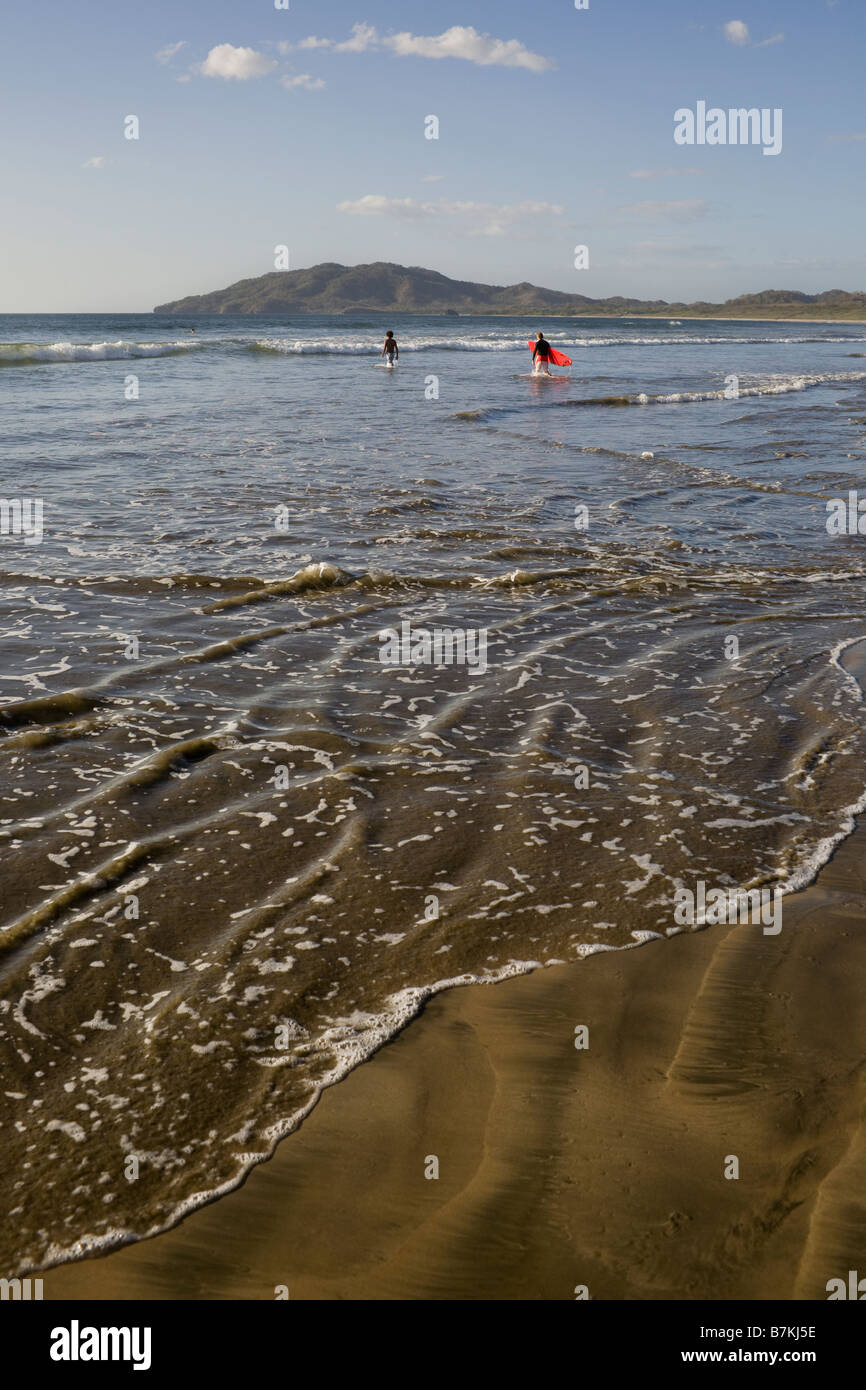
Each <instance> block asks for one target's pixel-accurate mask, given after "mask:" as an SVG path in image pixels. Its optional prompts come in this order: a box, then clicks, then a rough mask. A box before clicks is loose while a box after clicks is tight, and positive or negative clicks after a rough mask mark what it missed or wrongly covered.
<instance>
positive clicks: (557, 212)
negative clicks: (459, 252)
mask: <svg viewBox="0 0 866 1390" xmlns="http://www.w3.org/2000/svg"><path fill="white" fill-rule="evenodd" d="M337 211H338V212H349V213H353V214H355V215H356V216H360V217H385V216H388V217H398V218H401V219H403V220H405V221H411V222H418V221H425V220H428V219H437V218H457V219H460V220H462V222H463V224H464V226H465V229H466V231H467V233H468V235H469V236H504V235H505V234H506V232H507V231H509V230H510V229H511V228H513V227H516V226H518V225H519V224H520V223H523V222H528V221H531V220H532V219H533V218H536V217H562V216H563V215H564V212H565V209H564V208H562V207H560V206H559V204H558V203H540V202H535V201H533V200H532V199H525V200H524V201H523V202H522V203H502V204H497V203H473V202H462V201H455V200H452V199H448V198H436V199H432V200H430V201H427V202H419V201H418V200H417V199H416V198H386V197H384V196H383V195H381V194H378V193H368V194H366V195H365V197H363V198H358V199H356V200H355V201H354V202H351V201H350V202H345V203H338V204H337Z"/></svg>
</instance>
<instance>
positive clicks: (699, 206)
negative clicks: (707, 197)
mask: <svg viewBox="0 0 866 1390" xmlns="http://www.w3.org/2000/svg"><path fill="white" fill-rule="evenodd" d="M708 207H709V204H708V203H707V202H705V201H704V199H703V198H680V199H678V200H677V201H675V202H670V203H664V202H645V203H626V204H625V205H624V206H623V207H621V208H620V212H625V213H630V214H632V215H633V216H635V217H650V218H655V217H676V218H680V219H684V220H685V221H691V220H692V219H693V218H696V217H703V216H704V215H705V214H706V211H707V208H708Z"/></svg>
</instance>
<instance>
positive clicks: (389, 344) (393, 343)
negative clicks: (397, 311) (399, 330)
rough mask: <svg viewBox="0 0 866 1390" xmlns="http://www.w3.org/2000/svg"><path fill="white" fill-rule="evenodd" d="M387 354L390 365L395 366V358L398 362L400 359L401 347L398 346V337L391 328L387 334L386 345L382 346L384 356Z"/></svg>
mask: <svg viewBox="0 0 866 1390" xmlns="http://www.w3.org/2000/svg"><path fill="white" fill-rule="evenodd" d="M386 354H387V357H388V366H389V367H393V365H394V360H395V359H396V360H397V361H398V362H399V361H400V349H399V348H398V346H397V339H396V338H395V337H394V334H393V333H392V332H391V329H390V328H389V329H388V332H387V333H386V334H385V346H384V347H383V348H382V356H383V357H384V356H385V355H386Z"/></svg>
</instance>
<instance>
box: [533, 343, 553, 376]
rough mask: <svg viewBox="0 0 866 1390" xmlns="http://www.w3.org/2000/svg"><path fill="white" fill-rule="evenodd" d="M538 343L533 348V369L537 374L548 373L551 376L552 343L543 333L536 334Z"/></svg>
mask: <svg viewBox="0 0 866 1390" xmlns="http://www.w3.org/2000/svg"><path fill="white" fill-rule="evenodd" d="M535 336H536V338H537V340H538V341H537V342H536V343H534V344H533V348H532V369H533V371H536V372H541V371H543V372H546V374H547V375H548V376H550V351H551V349H550V343H549V342H548V341H547V339H546V338H545V336H544V334H543V333H536V335H535Z"/></svg>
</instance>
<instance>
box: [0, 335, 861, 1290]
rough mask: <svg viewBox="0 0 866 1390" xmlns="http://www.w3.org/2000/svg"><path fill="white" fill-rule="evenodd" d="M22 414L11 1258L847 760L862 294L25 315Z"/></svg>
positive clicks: (11, 558) (73, 1242)
mask: <svg viewBox="0 0 866 1390" xmlns="http://www.w3.org/2000/svg"><path fill="white" fill-rule="evenodd" d="M192 324H195V327H196V330H197V331H196V333H195V334H194V335H193V334H189V333H186V332H185V331H184V329H185V328H186V327H188V326H190V325H192ZM386 327H392V328H393V329H394V330H395V332H396V334H397V337H398V340H399V342H400V346H401V361H400V364H399V366H398V367H397V368H396V369H395V370H394V371H393V372H389V371H387V370H386V369H384V368H383V367H382V366H381V365H379V362H378V356H377V354H378V350H379V347H380V344H381V339H382V337H383V333H384V329H385V328H386ZM539 327H541V328H544V329H545V330H546V331H547V333H548V336H549V337H550V339H551V341H552V342H553V343H554V344H555V345H557V346H559V347H560V348H562V349H563V350H565V351H566V352H568V353H569V355H570V356H572V357H573V359H574V365H573V366H572V367H571V368H570V369H567V370H563V371H560V372H558V373H557V377H556V379H554V380H537V379H533V378H532V377H530V376H529V375H528V373H529V353H528V350H527V348H526V341H527V339H528V338H529V336H530V334H531V333H534V331H535V329H537V328H539ZM733 377H736V378H737V386H738V393H737V394H736V395H734V394H732V389H733V384H734V383H733V382H732V378H733ZM726 391H727V393H728V394H726ZM0 419H2V439H3V445H2V489H0V493H2V497H3V498H4V499H5V501H6V503H7V506H6V508H5V510H4V509H2V508H0V524H2V531H0V609H2V611H0V630H2V652H3V657H2V665H0V759H2V782H0V842H2V848H3V853H2V858H0V1065H2V1073H3V1087H2V1091H0V1122H2V1131H0V1147H2V1151H3V1158H4V1173H5V1175H6V1180H5V1182H4V1192H3V1204H4V1211H3V1217H4V1219H3V1220H2V1222H0V1268H2V1270H3V1271H4V1272H8V1273H9V1274H11V1273H13V1272H14V1271H15V1270H16V1269H17V1270H24V1269H30V1268H35V1267H42V1266H45V1265H50V1264H51V1263H56V1262H58V1261H62V1260H66V1259H70V1258H75V1257H76V1256H79V1255H81V1254H82V1253H85V1252H87V1251H89V1250H94V1249H99V1248H105V1247H107V1246H110V1245H112V1244H115V1243H117V1242H119V1241H123V1240H128V1239H133V1238H137V1237H142V1236H145V1235H147V1234H149V1233H152V1232H154V1231H157V1230H159V1229H162V1228H164V1227H165V1226H166V1225H167V1224H170V1223H171V1222H172V1221H174V1220H176V1219H177V1218H178V1217H179V1216H180V1215H182V1214H183V1212H184V1211H187V1210H189V1209H191V1208H192V1207H194V1206H195V1205H197V1204H199V1203H201V1202H202V1201H204V1200H206V1199H207V1198H208V1197H209V1196H212V1195H213V1194H215V1193H218V1192H221V1191H224V1190H227V1189H228V1188H230V1187H231V1186H233V1185H235V1184H236V1183H237V1182H238V1181H239V1180H240V1179H241V1178H242V1177H243V1175H244V1173H245V1172H247V1171H248V1170H249V1168H250V1166H251V1165H252V1164H253V1163H254V1162H256V1161H257V1160H259V1159H261V1158H263V1157H265V1156H267V1155H268V1154H269V1153H270V1152H272V1150H273V1147H274V1144H275V1143H276V1142H277V1141H278V1139H279V1138H280V1137H281V1136H283V1135H284V1134H286V1133H288V1132H289V1131H290V1130H291V1129H292V1128H293V1127H294V1126H295V1125H296V1124H297V1123H298V1122H299V1120H300V1118H301V1117H302V1116H303V1114H304V1113H306V1112H307V1111H308V1109H309V1108H310V1106H311V1105H312V1104H313V1103H314V1102H315V1100H316V1098H317V1096H318V1095H319V1094H320V1092H321V1088H322V1087H323V1086H324V1085H327V1084H329V1083H330V1082H333V1081H334V1080H336V1079H338V1078H339V1077H340V1076H341V1075H344V1074H345V1072H346V1071H347V1070H348V1069H350V1068H351V1067H352V1066H354V1065H356V1064H357V1063H358V1062H359V1061H360V1060H362V1059H363V1058H365V1057H366V1056H368V1055H369V1054H370V1053H371V1052H372V1051H373V1050H374V1049H375V1048H376V1047H378V1046H379V1045H380V1044H381V1043H382V1042H383V1041H385V1040H387V1038H388V1037H390V1036H392V1035H393V1034H394V1032H395V1031H396V1030H397V1029H398V1028H399V1027H401V1026H402V1024H403V1023H405V1021H406V1020H407V1019H409V1018H411V1017H412V1016H413V1014H414V1013H416V1012H417V1010H418V1009H419V1008H420V1007H421V1005H422V1004H423V1001H424V999H425V998H426V997H428V996H429V994H430V993H431V992H432V991H435V990H436V989H439V988H443V987H445V986H447V985H448V984H452V983H455V982H462V981H468V980H495V979H498V978H502V977H503V976H505V975H507V974H514V973H519V972H521V971H525V970H528V969H531V968H534V967H537V966H543V965H546V964H549V963H551V962H555V961H571V960H577V959H580V958H581V957H583V956H587V955H591V954H593V953H595V952H597V951H600V950H606V949H612V948H621V947H625V946H634V945H638V944H641V943H643V942H645V941H648V940H654V939H656V938H664V937H666V936H669V935H671V934H673V933H675V932H678V931H680V930H682V927H681V926H678V925H676V923H675V919H674V913H673V900H674V894H675V892H676V890H677V889H678V888H680V887H683V886H685V887H694V886H696V885H697V884H698V883H699V882H704V883H706V884H707V885H708V886H721V887H726V888H729V887H733V888H744V889H745V888H752V887H756V886H758V887H767V888H772V889H776V888H778V889H781V890H782V891H783V892H789V891H791V890H792V889H794V888H796V887H798V886H800V885H802V884H804V883H806V882H808V881H809V880H810V879H811V878H813V877H814V875H815V874H816V872H817V870H818V868H819V867H820V865H821V864H822V863H823V862H825V861H826V859H827V858H828V857H829V855H830V853H831V852H832V849H833V847H834V845H835V844H836V843H838V841H839V840H840V838H842V837H844V836H845V835H847V834H848V833H850V831H851V829H852V827H853V819H854V815H855V814H856V812H857V810H858V809H860V808H861V807H862V806H863V805H864V784H866V773H864V766H866V757H864V755H866V718H864V705H863V697H862V692H861V690H860V687H859V685H858V684H857V682H856V680H855V679H854V677H853V676H852V675H851V674H850V673H849V672H848V671H847V670H846V667H845V650H846V648H847V647H848V646H850V645H851V644H852V643H854V642H855V641H857V640H858V639H860V638H862V637H864V636H866V614H864V605H863V579H864V576H866V563H864V546H866V536H863V535H860V534H858V533H857V531H856V526H855V527H854V529H853V533H850V534H847V533H846V534H830V533H829V531H828V526H827V522H828V511H827V503H828V501H832V500H833V499H840V500H841V501H844V502H845V503H846V505H847V504H848V501H849V494H851V493H855V494H856V493H858V490H859V493H860V495H862V496H863V497H864V498H866V478H864V453H866V325H859V324H851V323H846V324H821V323H778V324H774V323H763V322H762V323H720V322H709V321H701V322H690V321H687V320H684V321H681V322H678V321H665V320H658V321H648V320H616V321H612V320H592V319H580V320H564V319H558V320H551V321H548V322H546V323H536V322H534V321H532V322H529V321H526V320H520V319H514V320H511V319H498V318H459V319H456V318H438V317H437V318H423V317H406V318H401V317H400V316H395V318H394V320H392V321H391V322H389V323H386V322H385V321H384V319H379V318H366V319H365V318H363V317H360V316H359V317H357V318H351V317H348V316H341V317H329V318H319V317H312V316H308V317H299V318H296V319H293V320H291V321H286V320H280V319H276V318H274V319H248V318H229V317H225V318H214V319H206V320H205V319H201V320H195V319H181V318H177V317H175V318H171V317H157V316H151V315H145V316H140V317H136V316H131V315H119V316H86V315H81V316H73V317H66V318H62V317H59V318H49V317H43V316H36V317H31V318H23V317H17V318H16V317H10V316H5V317H2V318H0ZM856 500H857V498H855V504H856ZM16 508H17V509H16ZM855 519H856V518H855ZM864 530H866V520H864ZM404 624H408V629H404ZM437 629H448V630H449V631H451V632H452V633H457V634H458V635H462V636H460V637H459V640H458V647H457V654H458V656H459V655H461V654H463V655H468V656H469V658H470V659H469V660H468V661H463V662H462V663H461V662H459V661H457V662H453V663H447V662H444V661H440V663H439V664H438V665H436V664H433V663H432V662H431V661H430V660H424V661H418V660H416V661H415V663H414V664H412V663H411V661H409V664H400V662H401V660H402V657H403V655H404V651H403V648H402V647H401V646H400V643H396V644H395V643H394V642H391V643H390V646H386V645H385V641H384V639H383V637H382V634H383V633H389V632H395V633H397V634H398V635H399V637H400V639H401V641H402V636H403V633H404V631H408V633H409V638H407V644H406V651H405V655H406V656H407V658H409V657H411V650H412V649H411V643H412V641H416V642H417V641H418V637H419V630H420V634H421V636H422V637H423V633H425V632H428V633H434V632H435V630H437ZM460 640H462V641H463V642H464V644H465V646H464V648H462V649H461V647H460V644H459V643H460ZM414 650H415V655H416V657H418V656H422V657H424V656H430V655H431V653H429V652H425V651H424V648H423V642H422V643H421V645H420V646H416V647H415V649H414ZM445 650H446V651H447V648H446V649H445ZM432 654H433V655H435V651H434V652H433V653H432ZM440 655H441V652H440ZM383 658H385V659H383ZM654 949H658V950H664V945H663V944H660V945H658V946H656V947H654ZM587 968H590V969H591V968H592V966H591V964H590V965H588V966H587Z"/></svg>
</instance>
